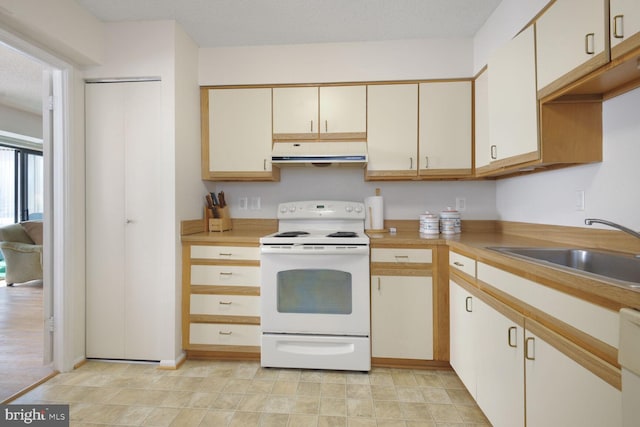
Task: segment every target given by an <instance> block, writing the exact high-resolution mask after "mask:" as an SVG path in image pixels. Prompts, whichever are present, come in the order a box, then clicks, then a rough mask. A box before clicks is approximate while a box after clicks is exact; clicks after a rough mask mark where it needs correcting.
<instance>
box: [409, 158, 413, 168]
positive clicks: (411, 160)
mask: <svg viewBox="0 0 640 427" xmlns="http://www.w3.org/2000/svg"><path fill="white" fill-rule="evenodd" d="M411 169H413V157H409V170H411Z"/></svg>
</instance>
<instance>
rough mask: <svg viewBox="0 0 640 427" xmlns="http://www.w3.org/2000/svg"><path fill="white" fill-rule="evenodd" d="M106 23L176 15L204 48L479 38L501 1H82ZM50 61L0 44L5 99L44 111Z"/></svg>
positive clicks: (0, 93)
mask: <svg viewBox="0 0 640 427" xmlns="http://www.w3.org/2000/svg"><path fill="white" fill-rule="evenodd" d="M75 1H76V2H77V3H78V4H80V5H81V6H83V7H85V8H86V9H88V10H89V12H91V13H92V14H93V15H94V16H96V17H97V18H98V19H100V20H101V21H104V22H117V21H147V20H175V21H177V22H178V23H179V24H180V26H181V27H182V28H184V30H185V31H186V32H187V33H188V34H189V35H190V36H191V37H192V38H193V39H194V40H195V42H196V43H197V44H198V45H199V46H200V47H203V48H204V47H223V46H255V45H277V44H301V43H339V42H361V41H384V40H406V39H424V38H458V37H463V38H467V37H472V36H473V35H474V34H475V33H476V32H477V31H478V29H479V28H480V27H481V26H482V25H483V24H484V22H485V21H486V20H487V18H488V17H489V15H491V13H492V12H493V11H494V9H495V8H496V7H497V6H498V4H499V3H500V1H501V0H109V1H105V0H75ZM42 70H43V66H42V65H41V64H39V63H37V62H34V61H32V60H30V59H29V58H27V57H25V56H23V55H21V54H19V53H17V52H15V51H13V50H11V49H8V48H6V46H3V45H2V44H0V104H5V105H8V106H11V107H13V108H17V109H20V110H24V111H28V112H32V113H36V114H40V112H41V91H42V89H41V87H42V86H41V84H42V82H41V80H42Z"/></svg>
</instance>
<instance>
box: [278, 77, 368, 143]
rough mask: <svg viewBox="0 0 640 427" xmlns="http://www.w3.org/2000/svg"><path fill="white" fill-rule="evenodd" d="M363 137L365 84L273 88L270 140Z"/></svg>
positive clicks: (365, 133)
mask: <svg viewBox="0 0 640 427" xmlns="http://www.w3.org/2000/svg"><path fill="white" fill-rule="evenodd" d="M366 137H367V88H366V86H365V85H354V86H322V87H317V86H308V87H278V88H274V89H273V139H274V140H276V141H278V140H279V141H282V140H310V139H311V140H312V139H365V138H366Z"/></svg>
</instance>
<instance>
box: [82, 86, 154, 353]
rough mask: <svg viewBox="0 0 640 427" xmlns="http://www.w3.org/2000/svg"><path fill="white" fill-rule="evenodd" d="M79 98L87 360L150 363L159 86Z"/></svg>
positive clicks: (92, 89)
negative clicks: (83, 166)
mask: <svg viewBox="0 0 640 427" xmlns="http://www.w3.org/2000/svg"><path fill="white" fill-rule="evenodd" d="M85 97H86V175H87V187H86V192H87V194H86V214H87V216H86V230H87V236H86V246H87V254H86V257H87V258H86V280H87V296H86V298H87V302H86V304H87V329H86V331H87V338H86V347H87V348H86V353H87V357H99V358H116V359H144V360H157V359H159V357H158V350H157V347H158V345H157V340H158V334H157V333H156V332H155V331H156V329H157V327H158V321H157V317H158V316H157V314H156V313H155V305H156V304H155V300H156V294H157V291H156V292H154V285H155V284H157V283H158V278H157V277H156V273H155V272H156V271H157V270H158V268H157V267H158V266H157V265H156V263H157V261H156V259H157V257H156V253H157V251H158V247H159V245H158V243H157V242H156V239H157V238H158V237H157V234H158V233H157V230H158V229H159V225H158V224H157V221H158V219H159V217H160V216H159V215H157V213H156V210H157V209H160V208H161V198H160V195H161V192H162V189H158V188H156V187H157V182H158V176H159V174H161V173H162V171H161V170H160V165H161V164H162V163H161V161H160V159H158V158H157V155H158V154H157V153H158V150H156V149H155V147H157V145H158V144H159V143H160V141H161V139H162V133H161V126H160V108H161V107H160V105H161V86H160V82H128V83H100V84H87V85H86V90H85Z"/></svg>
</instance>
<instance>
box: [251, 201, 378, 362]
mask: <svg viewBox="0 0 640 427" xmlns="http://www.w3.org/2000/svg"><path fill="white" fill-rule="evenodd" d="M364 216H365V214H364V204H363V203H360V202H345V201H327V200H314V201H301V202H288V203H282V204H280V205H279V207H278V232H277V233H274V234H271V235H269V236H265V237H263V238H261V239H260V250H261V262H260V263H261V267H260V268H261V281H262V284H261V291H260V293H261V329H262V353H261V354H262V356H261V364H262V366H267V367H289V368H309V369H337V370H357V371H368V370H369V369H370V368H371V351H370V324H369V238H368V237H367V235H366V234H365V233H364Z"/></svg>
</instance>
